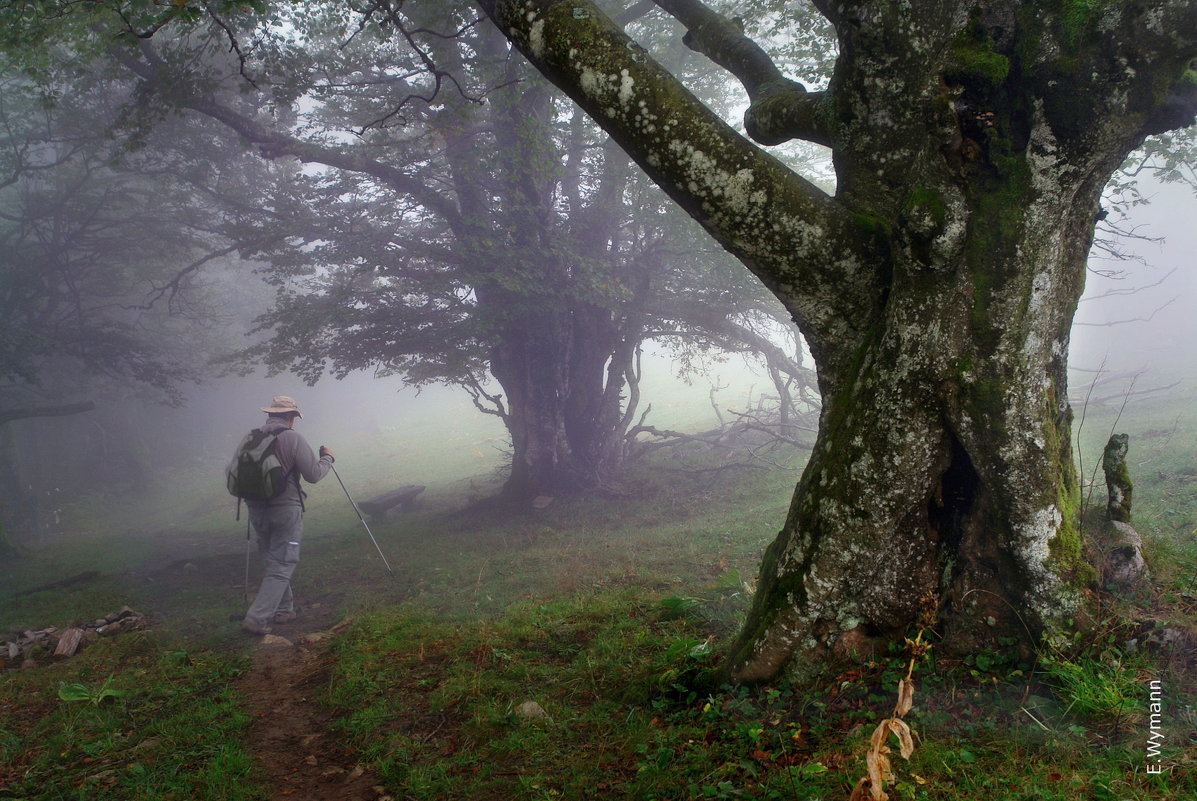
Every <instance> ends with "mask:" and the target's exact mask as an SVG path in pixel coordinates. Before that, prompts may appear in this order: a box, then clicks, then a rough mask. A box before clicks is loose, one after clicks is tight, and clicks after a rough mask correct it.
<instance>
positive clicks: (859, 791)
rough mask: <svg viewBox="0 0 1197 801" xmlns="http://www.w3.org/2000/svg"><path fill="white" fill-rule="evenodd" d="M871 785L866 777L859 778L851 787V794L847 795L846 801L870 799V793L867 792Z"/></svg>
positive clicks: (868, 800) (865, 800)
mask: <svg viewBox="0 0 1197 801" xmlns="http://www.w3.org/2000/svg"><path fill="white" fill-rule="evenodd" d="M871 786H872V783H871V782H870V781H869V780H868V778H867V777H866V778H864V779H861V780H860V781H858V782H857V783H856V786H855V787H853V788H852V795H850V796H849V797H848V801H870V799H871V798H872V793H870V792H869V788H870V787H871Z"/></svg>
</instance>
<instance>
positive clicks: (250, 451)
mask: <svg viewBox="0 0 1197 801" xmlns="http://www.w3.org/2000/svg"><path fill="white" fill-rule="evenodd" d="M283 430H284V431H285V430H286V429H283ZM281 433H282V431H276V432H275V433H273V434H271V433H267V432H265V431H263V430H262V429H260V428H255V429H254V430H253V431H250V432H249V433H248V434H246V435H245V438H244V439H242V440H241V444H240V445H238V446H237V450H236V452H235V453H234V454H233V460H232V461H231V462H229V466H228V467H226V468H225V471H224V474H225V483H226V484H227V486H228V489H229V494H230V495H235V496H236V497H237V514H238V519H240V513H241V501H268V500H270V499H271V498H277V497H278V496H279V495H282V494H283V490H285V489H286V488H287V479H288V476H287V474H286V473H285V472H284V471H283V464H282V462H280V461H279V458H278V454H276V453H275V442H277V441H278V435H279V434H281Z"/></svg>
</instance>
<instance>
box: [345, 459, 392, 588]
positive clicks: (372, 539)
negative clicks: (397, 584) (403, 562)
mask: <svg viewBox="0 0 1197 801" xmlns="http://www.w3.org/2000/svg"><path fill="white" fill-rule="evenodd" d="M329 467H332V471H333V475H334V476H336V477H337V483H338V484H340V485H341V489H343V490H345V497H346V498H348V499H349V503H350V505H351V506H353V511H355V512H357V519H358V520H360V521H362V525H363V526H365V528H366V533H367V534H369V535H370V541H371V542H373V543H374V549H375V550H376V551H378V555H379V556H382V563H383V564H384V565H386V566H387V572H388V573H390V574H391V576H392V577H393V576H394V575H395V571H394V570H391V563H390V562H388V561H387V558H386V557H385V556H383V555H382V548H379V547H378V540H376V539H374V532H373V531H371V530H370V526H368V525H366V518H364V517H362V512H361V510H360V509H358V508H357V503H355V502H354V500H353V496H352V495H350V494H349V488H348V487H346V486H345V482H344V481H342V480H341V474H340V473H338V472H337V468H335V467H333V466H332V465H331V464H330V465H329Z"/></svg>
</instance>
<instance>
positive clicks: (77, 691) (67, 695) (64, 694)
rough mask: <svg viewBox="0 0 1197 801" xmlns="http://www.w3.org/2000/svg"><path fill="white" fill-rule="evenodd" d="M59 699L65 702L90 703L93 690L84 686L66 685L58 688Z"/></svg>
mask: <svg viewBox="0 0 1197 801" xmlns="http://www.w3.org/2000/svg"><path fill="white" fill-rule="evenodd" d="M58 697H59V699H61V700H63V701H90V700H91V690H89V689H87V687H85V686H83V685H82V684H64V685H62V686H61V687H59V688H58Z"/></svg>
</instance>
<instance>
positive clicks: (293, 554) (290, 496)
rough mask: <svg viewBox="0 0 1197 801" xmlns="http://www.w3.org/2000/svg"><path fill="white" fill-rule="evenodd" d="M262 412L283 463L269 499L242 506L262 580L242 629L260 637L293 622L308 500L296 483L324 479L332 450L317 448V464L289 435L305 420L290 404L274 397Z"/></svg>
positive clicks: (294, 434) (301, 443) (295, 437)
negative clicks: (279, 483) (294, 578)
mask: <svg viewBox="0 0 1197 801" xmlns="http://www.w3.org/2000/svg"><path fill="white" fill-rule="evenodd" d="M261 409H262V411H264V412H266V414H267V415H268V416H267V418H266V423H265V425H263V426H262V427H261V429H260V430H261V431H262V432H264V433H267V434H278V437H277V439H276V440H275V446H274V452H275V454H276V455H277V456H278V460H279V462H281V464H282V470H283V476H284V477H285V481H284V484H285V486H284V488H283V490H282V491H281V492H280V493H279V494H278V495H276V496H275V497H273V498H271V499H269V500H257V501H255V500H247V501H246V505H247V506H248V507H249V522H250V525H252V526H253V530H254V532H255V533H256V534H257V537H258V552H259V553H261V555H262V565H263V568H264V575H263V577H262V584H261V586H260V587H259V588H258V594H257V596H256V597H255V598H254V602H253V604H252V605H251V606H250V607H249V611H248V612H246V613H245V620H243V621H242V622H241V628H242V629H244V630H245V631H247V632H249V633H250V634H259V635H261V634H268V633H270V624H271V623H287V622H289V621H291V620H294V619H295V600H294V597H293V596H292V595H291V574H292V573H294V572H295V566H296V565H297V564H299V543H300V540H301V539H302V538H303V512H304V507H303V499H304V497H305V496H306V493H305V492H304V491H303V489H302V488H301V487H300V486H299V479H300V477H302V478H303V479H304V480H305V481H307V482H308V483H309V484H315V483H316V482H317V481H319V480H320V479H322V478H324V477H325V476H326V475H328V471H329V470H330V469H331V468H332V463H333V453H332V451H330V450H329V449H328V448H326V447H324V446H323V445H321V446H320V458H319V459H317V458H316V456H315V455H314V454H313V453H312V447H311V446H310V445H308V443H307V440H305V439H304V438H303V437H302V436H300V434H299V432H297V431H294V430H292V427H293V426H294V425H295V420H296V419H297V418H301V417H303V415H302V414H300V413H299V407H298V406H296V405H295V400H294V399H292V398H289V397H287V396H286V395H278V396H276V397H275V398H274V400H272V401H271V403H270V405H269V406H263V407H261Z"/></svg>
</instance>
